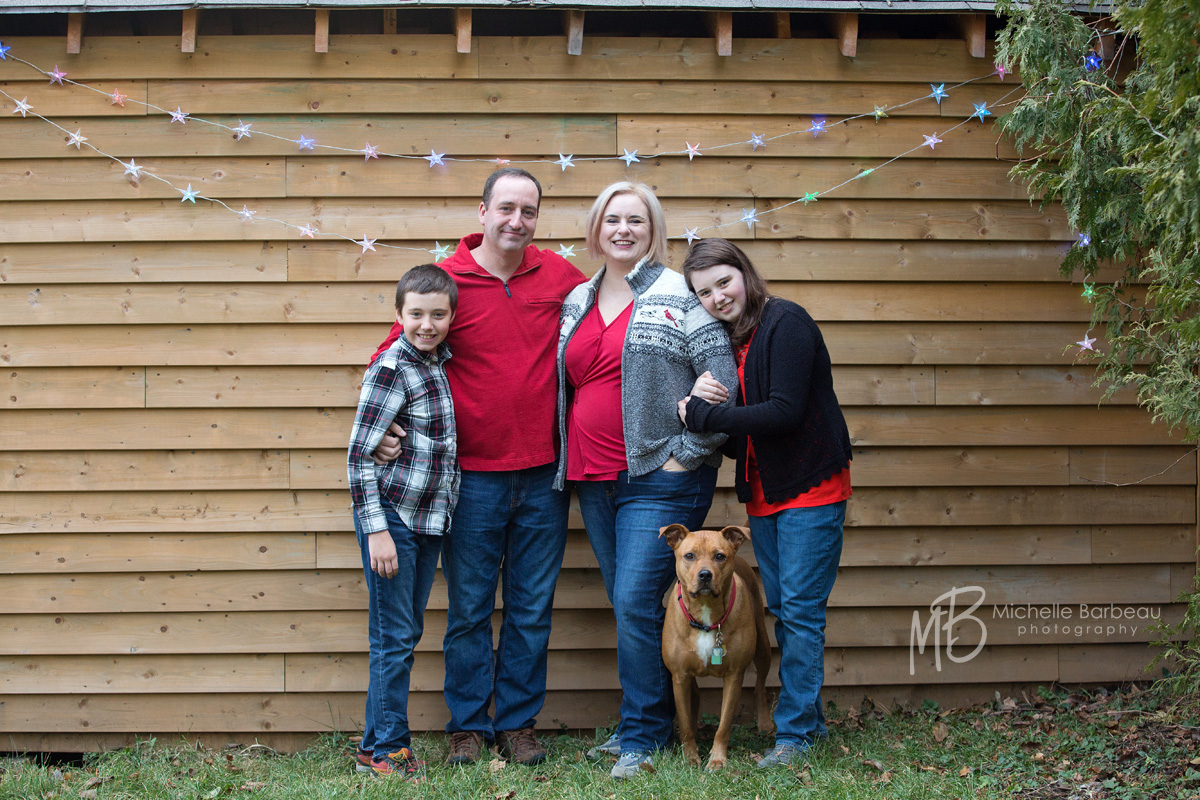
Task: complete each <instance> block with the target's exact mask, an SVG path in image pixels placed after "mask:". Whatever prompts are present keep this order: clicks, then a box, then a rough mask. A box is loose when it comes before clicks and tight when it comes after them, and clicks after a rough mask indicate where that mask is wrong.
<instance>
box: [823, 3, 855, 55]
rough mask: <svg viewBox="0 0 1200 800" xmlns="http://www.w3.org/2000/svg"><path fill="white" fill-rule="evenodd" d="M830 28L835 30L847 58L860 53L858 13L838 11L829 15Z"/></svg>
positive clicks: (835, 35)
mask: <svg viewBox="0 0 1200 800" xmlns="http://www.w3.org/2000/svg"><path fill="white" fill-rule="evenodd" d="M828 20H829V28H830V30H832V31H833V35H834V37H836V38H837V40H838V43H839V45H840V47H841V50H842V55H844V56H845V57H846V58H854V57H855V56H857V55H858V14H853V13H847V14H843V13H837V14H830V15H828Z"/></svg>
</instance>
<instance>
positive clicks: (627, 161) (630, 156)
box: [617, 147, 642, 167]
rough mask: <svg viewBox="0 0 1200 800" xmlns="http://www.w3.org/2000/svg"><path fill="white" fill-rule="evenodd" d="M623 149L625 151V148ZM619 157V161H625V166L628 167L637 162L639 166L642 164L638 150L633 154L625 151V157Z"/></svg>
mask: <svg viewBox="0 0 1200 800" xmlns="http://www.w3.org/2000/svg"><path fill="white" fill-rule="evenodd" d="M621 149H622V150H625V148H624V147H622V148H621ZM617 157H618V158H619V159H621V160H622V161H624V162H625V166H627V167H628V166H629V165H630V164H632V163H633V162H635V161H636V162H637V163H639V164H640V163H642V160H641V159H640V158H638V154H637V150H634V151H633V152H632V153H631V152H629V151H628V150H625V155H623V156H617Z"/></svg>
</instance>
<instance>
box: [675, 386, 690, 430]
mask: <svg viewBox="0 0 1200 800" xmlns="http://www.w3.org/2000/svg"><path fill="white" fill-rule="evenodd" d="M691 399H692V396H691V395H690V394H689V395H688V396H687V397H685V398H683V399H682V400H680V401H679V403H678V406H679V421H680V422H682V423H683V424H684V426H685V427H686V426H687V406H688V400H691Z"/></svg>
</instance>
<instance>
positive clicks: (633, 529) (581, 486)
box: [575, 465, 717, 752]
mask: <svg viewBox="0 0 1200 800" xmlns="http://www.w3.org/2000/svg"><path fill="white" fill-rule="evenodd" d="M716 482H717V471H716V470H715V469H714V468H712V467H709V466H706V465H702V466H700V467H699V468H698V469H696V470H693V471H691V472H667V471H666V470H662V469H657V470H654V471H653V472H651V473H649V474H647V475H640V476H637V477H632V476H630V475H629V473H628V471H622V472H621V473H620V474H619V475H618V476H617V479H616V480H612V481H578V482H577V483H576V484H575V491H576V492H577V494H578V496H579V510H580V511H581V512H582V513H583V524H584V526H585V527H586V528H587V535H588V540H589V541H590V542H591V543H592V550H593V551H595V553H596V558H597V560H598V561H599V562H600V574H601V575H602V576H603V578H604V589H605V591H606V592H607V593H608V600H609V602H611V603H612V605H613V611H614V613H615V614H616V618H617V674H618V677H619V678H620V680H621V691H622V693H623V697H622V699H621V724H620V727H619V729H618V732H619V733H620V736H621V749H622V750H623V751H626V752H647V751H651V750H657V749H659V748H661V747H664V746H665V745H666V744H667V740H668V738H669V737H670V735H671V727H672V722H673V721H674V717H675V702H674V694H673V690H672V687H671V673H670V672H668V671H667V668H666V667H665V666H663V661H662V627H663V617H664V615H665V609H664V608H663V604H662V598H663V594H664V593H665V592H666V590H667V588H668V587H669V586H670V585H671V581H672V580H674V578H675V554H674V552H673V551H672V550H671V548H670V547H669V546H668V545H667V542H666V540H665V539H661V538H659V535H658V532H659V529H660V528H663V527H665V526H667V525H670V524H672V523H676V522H679V523H682V524H684V525H686V526H687V527H689V528H699V527H701V526H703V524H704V518H705V517H706V516H708V509H709V507H710V506H711V505H712V499H713V489H714V488H715V487H716Z"/></svg>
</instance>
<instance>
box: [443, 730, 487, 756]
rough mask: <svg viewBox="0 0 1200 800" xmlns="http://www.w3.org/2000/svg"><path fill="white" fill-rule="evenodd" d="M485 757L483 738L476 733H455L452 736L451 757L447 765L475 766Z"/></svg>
mask: <svg viewBox="0 0 1200 800" xmlns="http://www.w3.org/2000/svg"><path fill="white" fill-rule="evenodd" d="M481 755H483V736H482V735H480V734H479V733H477V732H476V731H455V732H454V733H452V734H450V755H449V756H447V757H446V763H447V764H473V763H475V762H476V761H478V760H479V757H480V756H481Z"/></svg>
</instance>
